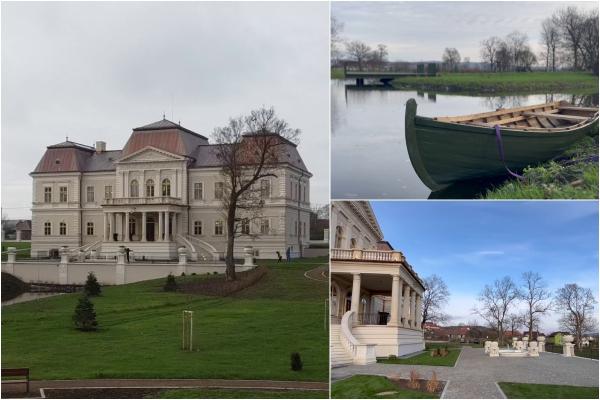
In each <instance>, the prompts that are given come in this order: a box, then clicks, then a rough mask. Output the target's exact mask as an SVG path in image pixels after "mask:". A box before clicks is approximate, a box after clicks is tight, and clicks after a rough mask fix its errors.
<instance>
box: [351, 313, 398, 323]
mask: <svg viewBox="0 0 600 400" xmlns="http://www.w3.org/2000/svg"><path fill="white" fill-rule="evenodd" d="M389 320H390V313H386V312H381V313H361V314H358V320H357V323H358V324H359V325H387V323H388V322H389Z"/></svg>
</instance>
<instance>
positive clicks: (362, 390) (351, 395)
mask: <svg viewBox="0 0 600 400" xmlns="http://www.w3.org/2000/svg"><path fill="white" fill-rule="evenodd" d="M385 392H393V393H389V394H386V395H381V394H380V393H385ZM331 398H332V399H436V398H438V396H436V395H434V394H430V393H424V392H420V391H418V390H410V389H402V388H399V387H398V386H396V385H394V384H393V383H392V382H390V380H389V379H387V378H386V377H384V376H374V375H354V376H352V377H350V378H347V379H343V380H341V381H337V382H334V383H332V385H331Z"/></svg>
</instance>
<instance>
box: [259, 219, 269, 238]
mask: <svg viewBox="0 0 600 400" xmlns="http://www.w3.org/2000/svg"><path fill="white" fill-rule="evenodd" d="M260 233H262V234H263V235H267V234H268V233H269V220H268V219H267V218H263V219H261V220H260Z"/></svg>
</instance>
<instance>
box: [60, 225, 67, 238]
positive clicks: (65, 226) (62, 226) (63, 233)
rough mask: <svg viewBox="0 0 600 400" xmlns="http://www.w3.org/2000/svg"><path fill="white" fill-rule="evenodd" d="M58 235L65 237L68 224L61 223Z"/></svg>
mask: <svg viewBox="0 0 600 400" xmlns="http://www.w3.org/2000/svg"><path fill="white" fill-rule="evenodd" d="M58 233H59V234H60V235H61V236H65V235H66V234H67V224H66V223H64V222H61V223H60V225H59V228H58Z"/></svg>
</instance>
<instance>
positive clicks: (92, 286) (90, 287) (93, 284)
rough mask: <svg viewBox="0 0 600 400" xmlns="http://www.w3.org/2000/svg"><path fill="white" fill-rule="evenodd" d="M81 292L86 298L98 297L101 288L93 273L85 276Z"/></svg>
mask: <svg viewBox="0 0 600 400" xmlns="http://www.w3.org/2000/svg"><path fill="white" fill-rule="evenodd" d="M83 291H84V292H85V294H86V295H87V296H90V297H92V296H100V292H101V291H102V288H101V287H100V284H99V283H98V279H96V275H94V273H93V272H90V273H89V274H88V276H87V280H86V281H85V286H84V287H83Z"/></svg>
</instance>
